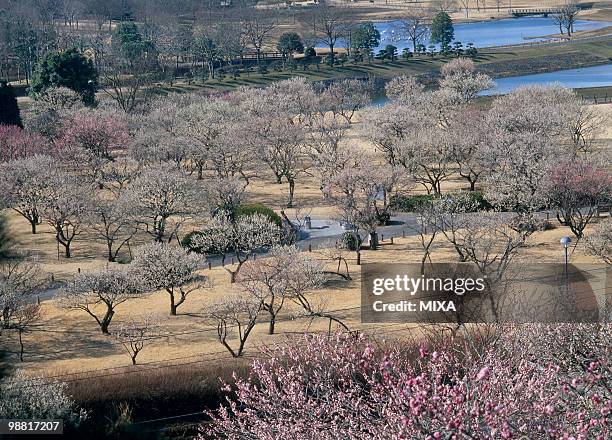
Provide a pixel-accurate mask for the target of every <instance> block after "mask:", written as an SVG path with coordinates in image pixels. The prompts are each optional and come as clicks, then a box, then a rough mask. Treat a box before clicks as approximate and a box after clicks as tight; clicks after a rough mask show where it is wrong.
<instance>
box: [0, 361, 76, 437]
mask: <svg viewBox="0 0 612 440" xmlns="http://www.w3.org/2000/svg"><path fill="white" fill-rule="evenodd" d="M66 389H67V384H66V383H63V382H59V381H50V380H48V379H46V378H43V377H32V376H27V375H26V374H25V373H23V372H18V373H17V374H15V375H14V376H8V377H6V378H4V379H3V380H2V382H0V414H2V415H3V417H7V418H11V419H61V420H63V421H64V423H66V424H71V425H78V424H80V423H81V422H83V421H84V420H85V419H86V418H87V412H86V411H85V410H83V409H79V408H78V407H77V405H76V403H75V401H74V399H72V398H71V397H70V396H69V395H68V393H67V390H66Z"/></svg>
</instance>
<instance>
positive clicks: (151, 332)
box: [112, 315, 160, 365]
mask: <svg viewBox="0 0 612 440" xmlns="http://www.w3.org/2000/svg"><path fill="white" fill-rule="evenodd" d="M112 336H113V337H114V338H115V339H116V340H117V341H119V343H120V344H121V345H122V346H123V348H124V349H125V351H126V352H127V354H128V355H129V356H130V359H131V361H132V365H136V358H137V357H138V355H139V354H140V352H141V351H142V350H143V349H144V348H145V345H146V344H147V343H148V341H150V340H151V339H152V338H155V337H159V336H160V329H159V325H158V319H155V318H154V317H153V316H150V315H146V316H144V317H142V318H136V317H130V318H128V320H127V321H126V322H122V323H121V324H120V325H119V328H118V329H117V330H115V331H114V332H113V333H112Z"/></svg>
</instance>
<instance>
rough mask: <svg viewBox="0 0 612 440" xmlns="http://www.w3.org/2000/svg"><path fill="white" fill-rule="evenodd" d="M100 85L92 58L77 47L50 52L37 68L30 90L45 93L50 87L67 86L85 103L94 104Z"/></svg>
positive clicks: (35, 92)
mask: <svg viewBox="0 0 612 440" xmlns="http://www.w3.org/2000/svg"><path fill="white" fill-rule="evenodd" d="M97 86H98V72H97V71H96V68H95V67H94V65H93V63H92V62H91V60H89V59H87V58H86V57H85V56H84V55H83V54H81V53H80V52H79V51H78V50H76V49H68V50H66V51H63V52H50V53H48V54H47V55H45V56H44V57H43V58H42V59H41V60H40V62H39V63H38V66H37V68H36V72H35V74H34V78H33V79H32V85H31V86H30V91H31V92H32V93H34V94H37V93H44V91H45V90H47V89H48V88H50V87H67V88H69V89H72V90H74V91H75V92H76V93H78V94H79V95H80V96H81V99H82V100H83V102H84V103H85V104H93V103H94V101H95V93H96V88H97Z"/></svg>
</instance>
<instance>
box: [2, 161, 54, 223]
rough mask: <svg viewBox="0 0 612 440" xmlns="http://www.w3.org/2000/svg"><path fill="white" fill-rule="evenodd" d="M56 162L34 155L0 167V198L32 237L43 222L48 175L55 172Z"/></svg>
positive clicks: (48, 181)
mask: <svg viewBox="0 0 612 440" xmlns="http://www.w3.org/2000/svg"><path fill="white" fill-rule="evenodd" d="M56 163H57V161H56V160H55V159H54V158H52V157H50V156H33V157H29V158H24V159H17V160H13V161H10V162H7V163H5V164H2V167H1V169H0V198H1V199H2V201H3V203H4V204H5V205H6V206H9V207H11V208H12V209H14V210H15V211H16V212H18V213H19V214H20V215H21V216H22V217H23V218H25V219H26V220H27V221H28V222H29V223H30V226H31V230H32V234H36V227H37V226H38V225H39V224H41V223H42V221H43V219H42V216H41V209H42V206H43V204H44V201H45V194H46V193H47V190H48V189H49V184H50V181H52V180H54V179H53V178H50V177H51V175H54V174H55V173H57V167H56Z"/></svg>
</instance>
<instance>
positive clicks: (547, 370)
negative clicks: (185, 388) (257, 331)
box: [200, 324, 612, 440]
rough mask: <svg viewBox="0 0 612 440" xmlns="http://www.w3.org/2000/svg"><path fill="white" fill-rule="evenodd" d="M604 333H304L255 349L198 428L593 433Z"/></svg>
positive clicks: (262, 434) (285, 432)
mask: <svg viewBox="0 0 612 440" xmlns="http://www.w3.org/2000/svg"><path fill="white" fill-rule="evenodd" d="M610 331H611V327H610V326H609V325H576V324H574V325H571V326H569V325H557V326H540V325H524V326H515V327H508V328H505V331H504V332H503V333H502V336H501V337H500V339H499V340H498V341H497V343H495V344H490V345H483V346H482V347H480V348H479V349H478V350H472V349H469V348H468V346H467V345H465V344H464V343H463V342H462V341H454V343H450V342H449V343H446V344H443V345H441V346H438V347H430V348H427V347H424V346H421V347H420V348H419V347H418V346H416V345H414V344H413V345H410V344H406V343H403V344H402V343H398V344H395V345H394V346H389V345H380V344H379V343H376V342H375V341H372V340H369V339H367V338H365V337H363V336H355V335H349V334H348V333H345V334H339V335H336V336H335V337H333V338H331V339H330V338H328V337H326V336H305V337H304V338H303V339H302V340H301V341H295V342H294V343H288V344H286V345H282V346H278V347H266V348H264V357H263V359H258V360H255V361H253V364H252V367H251V374H250V376H249V377H248V378H247V379H238V380H237V381H236V383H235V386H229V385H228V386H226V390H227V391H232V392H234V393H235V394H232V395H233V396H235V398H229V397H228V401H227V405H226V406H222V407H221V408H219V410H218V411H216V412H209V415H210V416H211V418H212V422H211V423H210V424H208V425H207V426H206V427H203V428H202V434H201V437H200V438H202V439H203V438H224V439H243V438H259V439H273V438H292V439H304V440H305V439H312V438H317V439H338V438H344V439H387V438H409V439H422V440H434V439H490V438H503V439H508V438H530V439H548V438H564V439H569V438H574V439H585V440H586V439H587V438H593V439H602V440H603V439H604V438H607V437H608V435H609V434H610V411H611V409H612V399H611V398H610V381H611V380H612V374H611V371H610V368H609V347H608V344H607V343H606V342H605V341H606V339H607V338H609V337H610ZM415 358H416V359H415Z"/></svg>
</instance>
